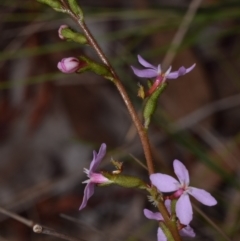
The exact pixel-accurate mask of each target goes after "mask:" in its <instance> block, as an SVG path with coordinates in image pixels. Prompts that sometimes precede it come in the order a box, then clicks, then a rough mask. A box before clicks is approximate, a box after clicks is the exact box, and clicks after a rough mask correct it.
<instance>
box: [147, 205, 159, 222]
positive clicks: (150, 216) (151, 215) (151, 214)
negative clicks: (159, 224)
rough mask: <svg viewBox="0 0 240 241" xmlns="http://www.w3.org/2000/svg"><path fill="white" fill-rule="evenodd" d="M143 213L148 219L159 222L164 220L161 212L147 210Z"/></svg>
mask: <svg viewBox="0 0 240 241" xmlns="http://www.w3.org/2000/svg"><path fill="white" fill-rule="evenodd" d="M143 213H144V215H145V217H146V218H148V219H153V220H157V221H160V220H163V216H162V215H161V213H159V212H156V213H154V212H152V211H150V210H148V209H146V208H145V209H143Z"/></svg>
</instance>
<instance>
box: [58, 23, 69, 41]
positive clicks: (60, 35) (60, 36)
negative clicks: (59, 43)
mask: <svg viewBox="0 0 240 241" xmlns="http://www.w3.org/2000/svg"><path fill="white" fill-rule="evenodd" d="M65 28H69V27H68V26H67V25H66V24H64V25H61V26H60V28H59V29H58V36H59V38H60V39H65V38H64V36H63V35H62V30H63V29H65Z"/></svg>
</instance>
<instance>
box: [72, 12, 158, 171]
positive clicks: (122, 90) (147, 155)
mask: <svg viewBox="0 0 240 241" xmlns="http://www.w3.org/2000/svg"><path fill="white" fill-rule="evenodd" d="M71 16H72V17H73V18H74V20H75V21H76V22H77V23H78V25H79V26H80V28H81V29H82V31H83V33H84V34H85V36H86V38H87V40H88V43H89V45H91V46H92V47H93V48H94V49H95V51H96V53H97V54H98V56H99V58H100V59H101V60H102V62H103V63H104V64H105V65H106V66H107V67H108V68H109V70H110V72H111V74H112V76H113V82H114V84H115V86H116V87H117V89H118V91H119V93H120V95H121V96H122V99H123V101H124V103H125V105H126V107H127V109H128V112H129V114H130V116H131V118H132V121H133V122H134V124H135V126H136V128H137V131H138V134H139V137H140V140H141V143H142V147H143V151H144V155H145V158H146V163H147V167H148V172H149V174H152V173H154V167H153V158H152V152H151V147H150V142H149V138H148V135H147V131H146V130H145V128H144V126H143V125H142V123H141V121H140V119H139V117H138V115H137V113H136V111H135V109H134V107H133V105H132V102H131V100H130V98H129V96H128V94H127V92H126V90H125V88H124V86H123V85H122V83H121V81H120V79H119V77H118V76H117V74H116V72H115V70H114V69H113V67H112V65H111V64H110V63H109V61H108V59H107V57H106V56H105V54H104V53H103V51H102V49H101V48H100V46H99V45H98V43H97V42H96V40H95V38H94V37H93V36H92V34H91V32H90V31H89V29H88V27H87V25H86V24H85V22H84V21H83V20H79V19H78V18H77V17H76V16H75V15H74V14H71Z"/></svg>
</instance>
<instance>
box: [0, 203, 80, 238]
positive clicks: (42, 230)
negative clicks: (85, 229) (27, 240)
mask: <svg viewBox="0 0 240 241" xmlns="http://www.w3.org/2000/svg"><path fill="white" fill-rule="evenodd" d="M0 213H2V214H5V215H6V216H8V217H11V218H13V219H15V220H17V221H19V222H21V223H23V224H25V225H26V226H28V227H30V228H32V230H33V232H34V233H38V234H47V235H50V236H54V237H57V238H61V239H64V240H67V241H84V240H83V239H77V238H73V237H70V236H68V235H66V234H62V233H59V232H57V231H55V230H53V229H51V228H48V227H45V226H42V225H40V224H36V223H34V222H33V221H32V220H29V219H26V218H24V217H21V216H20V215H18V214H16V213H13V212H10V211H8V210H6V209H5V208H2V207H0Z"/></svg>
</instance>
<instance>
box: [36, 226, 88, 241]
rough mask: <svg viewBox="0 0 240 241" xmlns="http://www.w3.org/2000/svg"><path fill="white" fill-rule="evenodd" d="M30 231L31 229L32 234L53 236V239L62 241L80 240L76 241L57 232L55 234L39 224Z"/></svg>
mask: <svg viewBox="0 0 240 241" xmlns="http://www.w3.org/2000/svg"><path fill="white" fill-rule="evenodd" d="M32 229H33V232H34V233H38V234H47V235H50V236H53V237H57V238H60V239H64V240H68V241H80V239H76V238H73V237H70V236H68V235H65V234H62V233H59V232H57V231H55V230H53V229H50V228H48V227H45V226H42V225H40V224H35V225H34V226H33V227H32ZM81 240H84V239H81Z"/></svg>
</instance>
